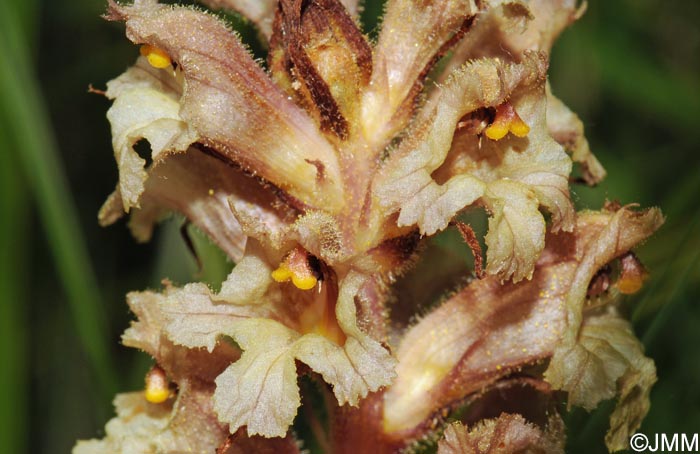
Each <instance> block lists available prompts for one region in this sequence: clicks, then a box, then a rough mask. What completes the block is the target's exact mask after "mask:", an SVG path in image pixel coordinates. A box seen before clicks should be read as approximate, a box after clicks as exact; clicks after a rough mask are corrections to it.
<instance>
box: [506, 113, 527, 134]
mask: <svg viewBox="0 0 700 454" xmlns="http://www.w3.org/2000/svg"><path fill="white" fill-rule="evenodd" d="M509 130H510V132H511V133H513V135H514V136H517V137H527V135H528V134H529V133H530V127H529V126H528V125H527V124H525V122H524V121H523V120H522V119H521V118H520V117H519V116H518V114H516V118H515V119H513V121H512V122H511V123H510V128H509Z"/></svg>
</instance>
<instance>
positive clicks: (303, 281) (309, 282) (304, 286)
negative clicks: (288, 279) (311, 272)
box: [292, 274, 318, 290]
mask: <svg viewBox="0 0 700 454" xmlns="http://www.w3.org/2000/svg"><path fill="white" fill-rule="evenodd" d="M317 282H318V279H316V278H315V277H314V276H297V275H296V274H293V275H292V284H294V286H295V287H296V288H298V289H301V290H311V289H312V288H314V287H316V283H317Z"/></svg>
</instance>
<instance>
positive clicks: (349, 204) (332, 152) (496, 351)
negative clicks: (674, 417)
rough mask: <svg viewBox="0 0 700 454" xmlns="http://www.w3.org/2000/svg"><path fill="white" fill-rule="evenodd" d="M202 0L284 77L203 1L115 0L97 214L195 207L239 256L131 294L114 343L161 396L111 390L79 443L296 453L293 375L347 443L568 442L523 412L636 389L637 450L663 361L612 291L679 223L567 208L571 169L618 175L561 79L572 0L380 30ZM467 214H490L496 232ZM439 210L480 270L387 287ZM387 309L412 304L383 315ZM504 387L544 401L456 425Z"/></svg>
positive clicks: (431, 13)
mask: <svg viewBox="0 0 700 454" xmlns="http://www.w3.org/2000/svg"><path fill="white" fill-rule="evenodd" d="M368 1H369V0H368ZM204 3H206V4H207V6H209V7H211V8H223V9H227V10H232V11H236V12H238V13H239V14H242V15H243V16H245V17H247V18H248V19H250V21H251V22H252V23H253V24H255V25H256V26H257V27H258V30H259V32H260V36H261V38H262V39H263V40H265V41H266V42H267V45H268V49H269V55H268V60H267V66H268V70H265V69H263V68H262V67H261V66H260V64H259V62H256V61H255V60H254V59H253V58H252V57H251V55H250V54H249V52H248V50H247V48H246V46H245V45H244V44H243V43H242V42H241V41H240V39H239V37H238V36H237V35H236V34H235V33H234V32H232V31H231V30H230V29H229V28H228V27H227V25H226V24H224V23H223V22H222V21H221V20H220V19H218V18H217V17H216V16H215V15H213V14H209V13H206V12H203V11H201V10H199V9H197V8H191V7H182V6H170V5H165V4H160V3H158V2H157V1H156V0H135V1H134V3H133V4H118V3H115V2H114V1H111V0H110V2H109V6H108V12H107V14H106V18H107V19H109V20H113V21H120V22H123V23H124V24H125V26H126V35H127V37H128V38H129V39H130V40H131V41H132V42H133V43H134V44H135V45H138V46H140V47H139V49H140V54H141V56H140V57H138V59H137V60H136V63H135V64H134V65H133V66H132V67H130V68H129V69H128V70H127V71H126V72H125V73H124V74H122V75H120V76H119V77H117V78H116V79H114V80H112V81H110V82H109V83H108V84H107V91H106V92H105V95H106V96H107V97H108V98H109V99H111V100H112V101H113V104H112V106H111V108H110V109H109V111H108V112H107V118H108V120H109V122H110V124H111V127H112V141H113V149H114V157H115V159H116V161H117V166H118V168H119V181H118V183H117V187H116V190H115V191H114V193H113V194H112V195H111V196H110V197H109V198H108V199H107V201H106V202H105V204H104V206H103V207H102V209H101V210H100V213H99V220H100V223H101V224H103V225H108V224H112V223H114V222H115V221H116V220H117V219H119V218H120V217H122V216H124V214H129V216H130V222H129V227H130V228H131V230H132V232H133V234H134V236H135V237H136V238H137V239H138V240H139V241H147V240H148V239H150V237H151V235H152V232H153V229H154V226H155V224H157V223H158V221H160V220H161V219H162V218H163V217H164V216H165V215H166V214H168V213H170V212H176V213H179V214H181V215H183V216H184V217H185V218H186V219H187V221H188V222H190V223H192V224H193V225H195V226H196V227H198V228H199V229H201V230H202V231H203V232H205V233H206V234H207V235H209V237H210V238H211V240H212V241H213V242H215V243H216V244H217V245H219V246H220V247H221V249H222V250H223V251H224V252H225V253H226V254H227V255H228V256H229V257H230V258H231V260H233V261H234V262H235V263H236V266H235V268H234V270H233V271H232V272H231V274H230V275H229V276H228V278H227V279H226V281H225V282H224V283H223V285H222V287H221V290H220V291H218V292H215V291H213V290H212V289H210V288H208V287H207V286H206V285H204V284H201V283H192V284H188V285H186V286H184V287H182V288H178V287H174V286H172V285H171V284H169V283H166V284H165V286H164V289H163V290H162V291H160V292H152V291H146V292H140V293H131V294H129V296H128V297H127V300H128V303H129V305H130V307H131V309H132V311H133V312H134V313H135V315H136V317H137V320H136V321H135V322H133V323H132V326H131V327H130V328H129V329H128V330H127V331H126V332H125V334H124V336H123V342H124V344H125V345H128V346H131V347H135V348H139V349H141V350H144V351H145V352H147V353H148V354H150V355H151V356H153V357H154V359H155V361H156V363H157V366H155V367H154V369H153V370H152V371H151V372H149V374H148V376H147V377H146V390H145V392H137V393H131V394H122V395H120V396H118V397H117V399H116V400H115V405H116V407H117V416H116V417H115V418H114V419H113V420H112V421H110V422H109V423H108V425H107V428H106V437H105V438H104V439H103V440H92V441H86V442H80V443H79V444H78V445H77V446H76V448H75V450H74V452H76V453H91V452H124V453H126V452H154V453H155V452H218V453H224V452H225V453H229V454H230V453H234V452H275V453H279V452H298V451H299V440H296V439H295V436H294V435H293V433H292V431H290V427H291V425H292V423H293V422H294V420H295V417H297V416H298V407H299V406H300V405H301V402H302V399H301V391H300V388H299V386H298V384H297V380H298V375H299V374H311V375H312V376H313V377H314V378H315V381H316V382H317V383H324V384H325V385H324V386H322V388H321V393H322V394H323V396H324V398H323V399H316V401H319V403H318V404H319V405H325V406H326V408H325V412H321V414H327V415H329V420H328V421H323V422H322V423H319V421H317V420H316V422H315V423H312V425H314V427H315V428H314V431H315V432H317V436H320V437H321V438H323V439H324V444H325V445H327V446H328V447H329V449H332V450H333V452H337V453H342V452H350V451H352V452H377V453H383V452H396V451H399V450H401V449H404V448H406V447H408V446H409V445H411V444H412V443H413V442H414V441H416V440H419V439H423V438H425V437H432V438H433V439H437V438H438V437H439V434H441V433H443V431H444V433H445V438H444V440H443V441H441V442H440V443H439V450H440V452H465V453H466V452H470V453H471V452H514V451H529V452H559V451H561V449H562V448H561V447H562V446H563V444H562V443H563V433H564V431H563V429H562V427H561V425H562V423H561V420H560V419H559V418H558V415H557V414H556V406H552V410H551V411H550V413H549V416H548V419H547V421H544V422H543V421H528V420H526V418H527V417H528V414H529V412H528V411H526V410H527V409H528V408H532V407H533V406H534V407H537V406H538V405H539V404H538V402H540V401H547V402H549V401H551V399H553V396H555V394H554V393H553V391H554V390H561V391H564V392H565V393H560V394H558V395H562V394H566V395H568V402H569V404H571V405H582V406H584V407H585V408H593V407H594V406H595V405H597V403H598V402H599V401H601V400H602V399H607V398H611V397H613V396H615V395H620V401H619V405H618V409H617V410H616V411H615V412H614V413H613V416H612V420H611V431H610V433H609V435H608V438H607V439H606V440H607V442H608V445H609V447H610V448H611V449H620V448H622V447H624V444H625V442H626V440H627V436H628V435H629V434H630V433H632V432H633V431H634V430H635V429H636V427H638V425H639V424H640V422H641V419H642V418H643V416H644V414H645V413H646V411H647V409H648V393H649V389H650V387H651V385H652V384H653V382H654V380H655V370H654V366H653V362H652V361H651V360H650V359H648V358H646V357H644V355H643V352H642V348H641V345H640V344H639V342H638V341H637V340H636V339H635V338H634V335H633V333H632V330H631V328H630V326H629V323H628V322H626V321H625V320H624V319H623V318H622V317H621V316H620V315H619V313H618V311H617V310H616V298H615V297H616V295H618V294H632V293H635V292H636V291H637V290H639V288H640V287H641V286H642V284H643V282H644V280H645V278H646V276H647V272H646V270H645V269H644V267H643V266H642V265H641V263H640V262H639V261H638V259H637V258H636V256H635V255H634V253H632V252H631V251H632V249H633V248H634V247H635V246H636V245H637V244H639V243H640V242H641V241H643V240H645V239H646V238H647V237H649V236H650V235H651V234H652V233H653V232H654V231H655V230H656V229H657V228H658V226H659V225H660V224H661V222H662V221H663V218H662V216H661V214H660V212H659V211H658V210H657V209H650V210H643V211H635V210H633V209H632V208H631V207H622V206H616V207H614V209H613V208H611V206H607V207H606V209H604V210H603V211H601V212H581V213H576V212H575V210H574V208H573V204H572V202H571V199H570V195H569V186H568V185H569V181H570V178H571V171H572V165H573V162H578V163H579V164H580V165H581V169H582V171H583V179H584V180H585V181H586V182H587V183H589V184H595V183H597V182H598V181H600V179H602V178H603V177H604V175H605V171H604V170H603V169H602V167H601V166H600V163H599V162H598V161H597V160H596V158H595V157H594V156H593V154H592V153H591V152H590V149H589V147H588V142H587V141H586V139H585V136H584V134H583V125H582V124H581V122H580V120H579V119H578V117H577V116H576V115H575V114H574V113H573V112H571V111H570V110H569V109H568V108H566V106H565V105H564V104H563V103H562V102H561V101H560V100H558V99H557V98H556V97H555V96H554V95H553V94H552V91H551V87H549V85H548V84H547V68H548V65H549V53H550V49H551V46H552V44H553V42H554V40H555V39H556V37H557V36H558V34H559V33H560V32H561V31H562V30H563V29H564V28H565V27H567V26H568V25H569V24H571V23H572V22H573V21H574V20H575V19H576V18H578V17H579V16H580V15H581V13H582V8H580V7H579V6H578V5H577V3H576V1H575V0H529V1H524V0H522V1H521V0H517V1H516V0H480V1H473V0H423V1H415V0H388V2H387V3H386V7H385V12H384V18H383V21H382V25H381V29H380V31H379V35H378V38H377V40H376V42H371V41H370V40H368V39H367V37H366V36H365V35H364V34H363V32H362V31H361V29H360V28H359V27H358V16H357V13H358V11H359V9H360V7H361V6H360V5H359V2H357V1H356V0H342V1H340V0H279V1H277V0H260V1H251V0H206V1H204ZM448 51H449V52H448ZM438 60H441V62H440V63H441V64H439V65H437V64H436V63H437V62H438ZM428 74H430V75H431V79H430V80H428V79H427V76H428ZM142 140H146V141H148V142H149V144H150V147H151V156H150V158H151V159H150V160H149V161H148V162H149V163H147V161H146V160H145V159H143V158H141V157H140V156H139V154H138V153H137V152H136V151H135V149H134V146H135V144H136V143H137V142H140V141H142ZM466 209H472V210H475V209H476V210H479V209H483V210H485V212H486V213H487V214H488V216H489V220H488V232H487V233H486V235H485V236H484V238H479V237H478V236H477V235H476V234H475V233H474V230H473V229H472V228H471V227H470V226H469V225H467V224H465V223H463V222H462V221H460V218H459V217H460V214H461V213H462V212H463V211H464V210H466ZM545 215H546V216H547V217H545ZM547 219H549V221H548V220H547ZM449 225H454V226H456V227H457V229H458V230H459V232H460V233H461V235H462V237H463V239H464V241H465V242H466V243H467V244H468V246H469V247H470V249H471V250H472V252H473V254H474V270H473V271H474V273H475V275H476V276H478V277H479V278H480V279H477V280H472V281H471V282H468V284H466V285H464V282H465V281H468V280H467V279H464V280H463V281H460V282H462V284H461V285H462V288H460V289H458V290H457V291H454V288H455V286H457V285H459V284H458V283H453V284H451V286H450V287H449V288H445V289H444V292H443V294H449V295H450V296H448V297H446V298H445V299H444V300H443V301H442V302H441V303H440V304H435V305H433V306H432V307H431V308H430V309H429V310H426V309H425V308H419V307H412V306H411V302H406V301H398V302H397V301H396V300H397V299H398V298H400V296H397V295H399V293H398V292H394V283H395V282H396V281H397V279H399V278H400V277H401V276H402V275H403V274H404V273H405V272H406V271H407V270H408V269H409V268H410V267H411V266H412V265H413V264H415V263H416V262H417V261H419V260H420V258H421V252H422V251H423V250H425V248H423V247H422V246H423V245H424V244H425V243H426V242H427V241H429V240H428V238H429V237H431V236H433V235H436V234H437V233H439V232H440V231H442V230H444V229H445V228H446V227H448V226H449ZM481 241H483V242H484V243H485V244H486V247H487V250H486V254H485V265H484V264H483V258H482V252H481V247H480V244H481V243H480V242H481ZM425 268H426V269H428V268H429V267H425ZM428 272H429V270H428ZM452 274H454V273H452ZM421 279H423V278H421ZM425 279H426V282H427V281H429V279H430V276H426V278H425ZM450 291H452V293H451V294H450V293H449V292H450ZM398 303H400V304H398ZM393 304H396V307H401V310H400V311H397V313H398V312H401V313H402V314H401V315H402V317H404V319H406V318H407V317H406V316H405V311H406V310H410V311H413V312H414V315H416V317H414V318H413V320H416V321H415V322H414V323H413V324H412V325H411V326H408V327H405V326H401V324H400V323H397V322H395V320H392V316H393V315H395V314H392V308H393V307H394V306H393ZM514 383H530V384H535V385H533V386H535V388H536V389H539V390H546V392H545V391H542V392H541V393H540V394H536V395H535V397H529V398H527V399H525V398H522V393H520V394H518V393H508V394H507V395H508V396H510V397H509V398H508V399H501V400H500V401H498V403H493V402H495V401H489V402H490V404H489V405H475V406H474V407H472V408H473V409H478V408H482V409H483V408H487V407H489V412H488V414H487V413H486V412H484V413H483V414H481V413H479V412H478V411H476V410H474V411H472V413H471V415H470V420H469V421H466V420H465V421H464V422H465V423H466V424H467V426H468V427H467V428H465V427H464V426H461V425H450V426H449V427H447V428H445V426H444V423H443V418H444V417H445V416H447V415H449V414H450V412H451V410H452V409H454V408H456V407H457V406H459V405H461V404H462V403H464V402H467V401H468V402H472V403H478V402H479V401H480V399H481V400H483V399H486V397H485V396H487V395H488V391H489V390H494V389H501V390H502V389H506V388H508V387H511V388H512V386H511V385H512V384H514ZM504 395H505V394H504ZM518 396H520V397H518ZM537 396H539V397H537ZM305 401H309V402H314V401H315V400H314V399H305ZM321 401H322V402H323V404H321V403H320V402H321ZM501 407H503V408H501ZM499 408H500V409H501V411H502V413H503V414H502V415H501V416H500V417H497V418H495V419H494V416H498V414H499V413H496V412H495V411H496V410H498V409H499ZM313 414H314V412H313V411H308V412H304V415H307V416H308V415H313ZM299 418H301V416H299ZM314 418H315V417H314ZM479 421H481V422H479ZM324 423H327V424H324ZM326 427H327V429H326ZM326 430H327V431H328V433H324V432H325V431H326Z"/></svg>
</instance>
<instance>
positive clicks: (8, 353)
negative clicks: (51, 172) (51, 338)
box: [0, 128, 29, 453]
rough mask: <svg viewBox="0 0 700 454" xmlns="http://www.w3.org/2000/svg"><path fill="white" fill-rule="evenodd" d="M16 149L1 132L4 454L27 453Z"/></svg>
mask: <svg viewBox="0 0 700 454" xmlns="http://www.w3.org/2000/svg"><path fill="white" fill-rule="evenodd" d="M12 145H13V144H12V143H11V141H10V138H9V137H8V135H7V131H6V130H4V129H3V128H0V150H5V151H4V152H0V213H2V216H3V218H2V219H3V221H2V222H0V251H2V254H0V364H2V367H0V402H2V405H0V452H8V453H9V452H12V453H22V452H26V444H27V440H28V436H27V435H28V433H27V430H28V428H29V424H28V421H27V417H28V413H29V412H28V408H29V399H28V397H27V393H26V392H27V389H28V385H27V381H28V378H29V372H28V371H29V346H28V343H27V342H28V336H27V333H28V331H29V330H28V329H27V324H28V320H27V319H28V313H27V312H28V307H27V295H26V294H25V292H24V288H25V285H26V282H25V280H26V275H27V249H29V248H28V247H27V240H28V236H27V224H28V212H29V210H28V209H27V196H26V194H25V187H24V186H25V185H24V181H22V179H21V178H19V175H18V174H17V172H15V169H16V168H17V163H16V162H15V161H16V159H15V157H14V156H13V155H12V154H10V153H9V150H12V149H13V146H12Z"/></svg>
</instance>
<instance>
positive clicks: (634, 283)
mask: <svg viewBox="0 0 700 454" xmlns="http://www.w3.org/2000/svg"><path fill="white" fill-rule="evenodd" d="M642 284H644V280H643V279H642V278H641V277H640V276H634V277H628V278H620V280H618V281H617V289H618V290H620V293H622V294H624V295H632V294H634V293H637V292H638V291H639V290H641V288H642Z"/></svg>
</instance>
